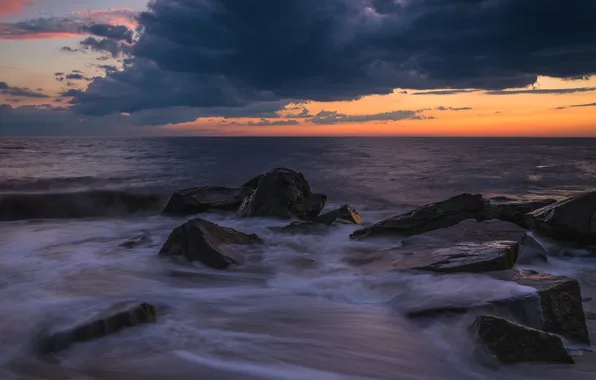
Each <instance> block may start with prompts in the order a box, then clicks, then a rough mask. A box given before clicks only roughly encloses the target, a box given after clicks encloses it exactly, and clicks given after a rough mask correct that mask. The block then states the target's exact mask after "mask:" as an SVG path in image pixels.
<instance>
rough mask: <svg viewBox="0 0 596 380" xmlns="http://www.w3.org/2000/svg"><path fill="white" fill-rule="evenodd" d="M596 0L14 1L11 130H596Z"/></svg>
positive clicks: (7, 39)
mask: <svg viewBox="0 0 596 380" xmlns="http://www.w3.org/2000/svg"><path fill="white" fill-rule="evenodd" d="M595 15H596V1H594V0H574V1H563V0H469V1H463V0H244V1H241V0H154V1H151V2H149V3H147V1H146V0H122V1H116V0H101V1H99V0H0V135H123V136H138V135H273V136H276V135H406V136H409V135H415V136H425V135H430V136H595V137H596V77H592V74H594V73H596V22H594V16H595Z"/></svg>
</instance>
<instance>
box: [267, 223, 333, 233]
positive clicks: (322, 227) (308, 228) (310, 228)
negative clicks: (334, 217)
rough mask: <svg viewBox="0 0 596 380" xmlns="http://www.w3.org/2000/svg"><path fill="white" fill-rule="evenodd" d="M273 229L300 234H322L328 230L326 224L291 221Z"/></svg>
mask: <svg viewBox="0 0 596 380" xmlns="http://www.w3.org/2000/svg"><path fill="white" fill-rule="evenodd" d="M272 230H273V231H276V232H283V233H287V234H302V235H324V234H325V233H327V231H328V230H329V226H328V225H326V224H321V223H316V222H309V221H306V222H299V221H298V222H292V223H290V224H288V225H287V226H283V227H281V228H280V227H274V228H272Z"/></svg>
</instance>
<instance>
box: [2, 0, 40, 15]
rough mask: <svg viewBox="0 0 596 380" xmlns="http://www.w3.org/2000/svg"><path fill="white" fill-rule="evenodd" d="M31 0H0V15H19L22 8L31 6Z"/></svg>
mask: <svg viewBox="0 0 596 380" xmlns="http://www.w3.org/2000/svg"><path fill="white" fill-rule="evenodd" d="M31 2H32V1H31V0H0V15H12V14H16V13H19V12H20V11H21V10H22V9H23V8H24V7H26V6H28V5H31Z"/></svg>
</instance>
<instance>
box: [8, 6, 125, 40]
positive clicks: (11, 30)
mask: <svg viewBox="0 0 596 380" xmlns="http://www.w3.org/2000/svg"><path fill="white" fill-rule="evenodd" d="M136 14H137V13H136V12H133V11H131V10H128V9H108V10H97V11H86V12H75V13H73V14H71V15H67V16H62V17H39V18H34V19H27V20H23V21H18V22H12V23H9V22H0V39H4V40H22V39H49V38H69V37H74V36H79V35H96V36H99V37H107V38H112V39H114V38H117V39H119V40H122V41H127V42H128V41H130V42H132V31H131V30H130V29H131V28H132V27H134V25H135V23H136V21H135V19H136Z"/></svg>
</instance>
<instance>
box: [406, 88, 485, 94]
mask: <svg viewBox="0 0 596 380" xmlns="http://www.w3.org/2000/svg"><path fill="white" fill-rule="evenodd" d="M469 92H478V90H474V89H462V90H434V91H419V92H413V93H412V95H455V94H465V93H469Z"/></svg>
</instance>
